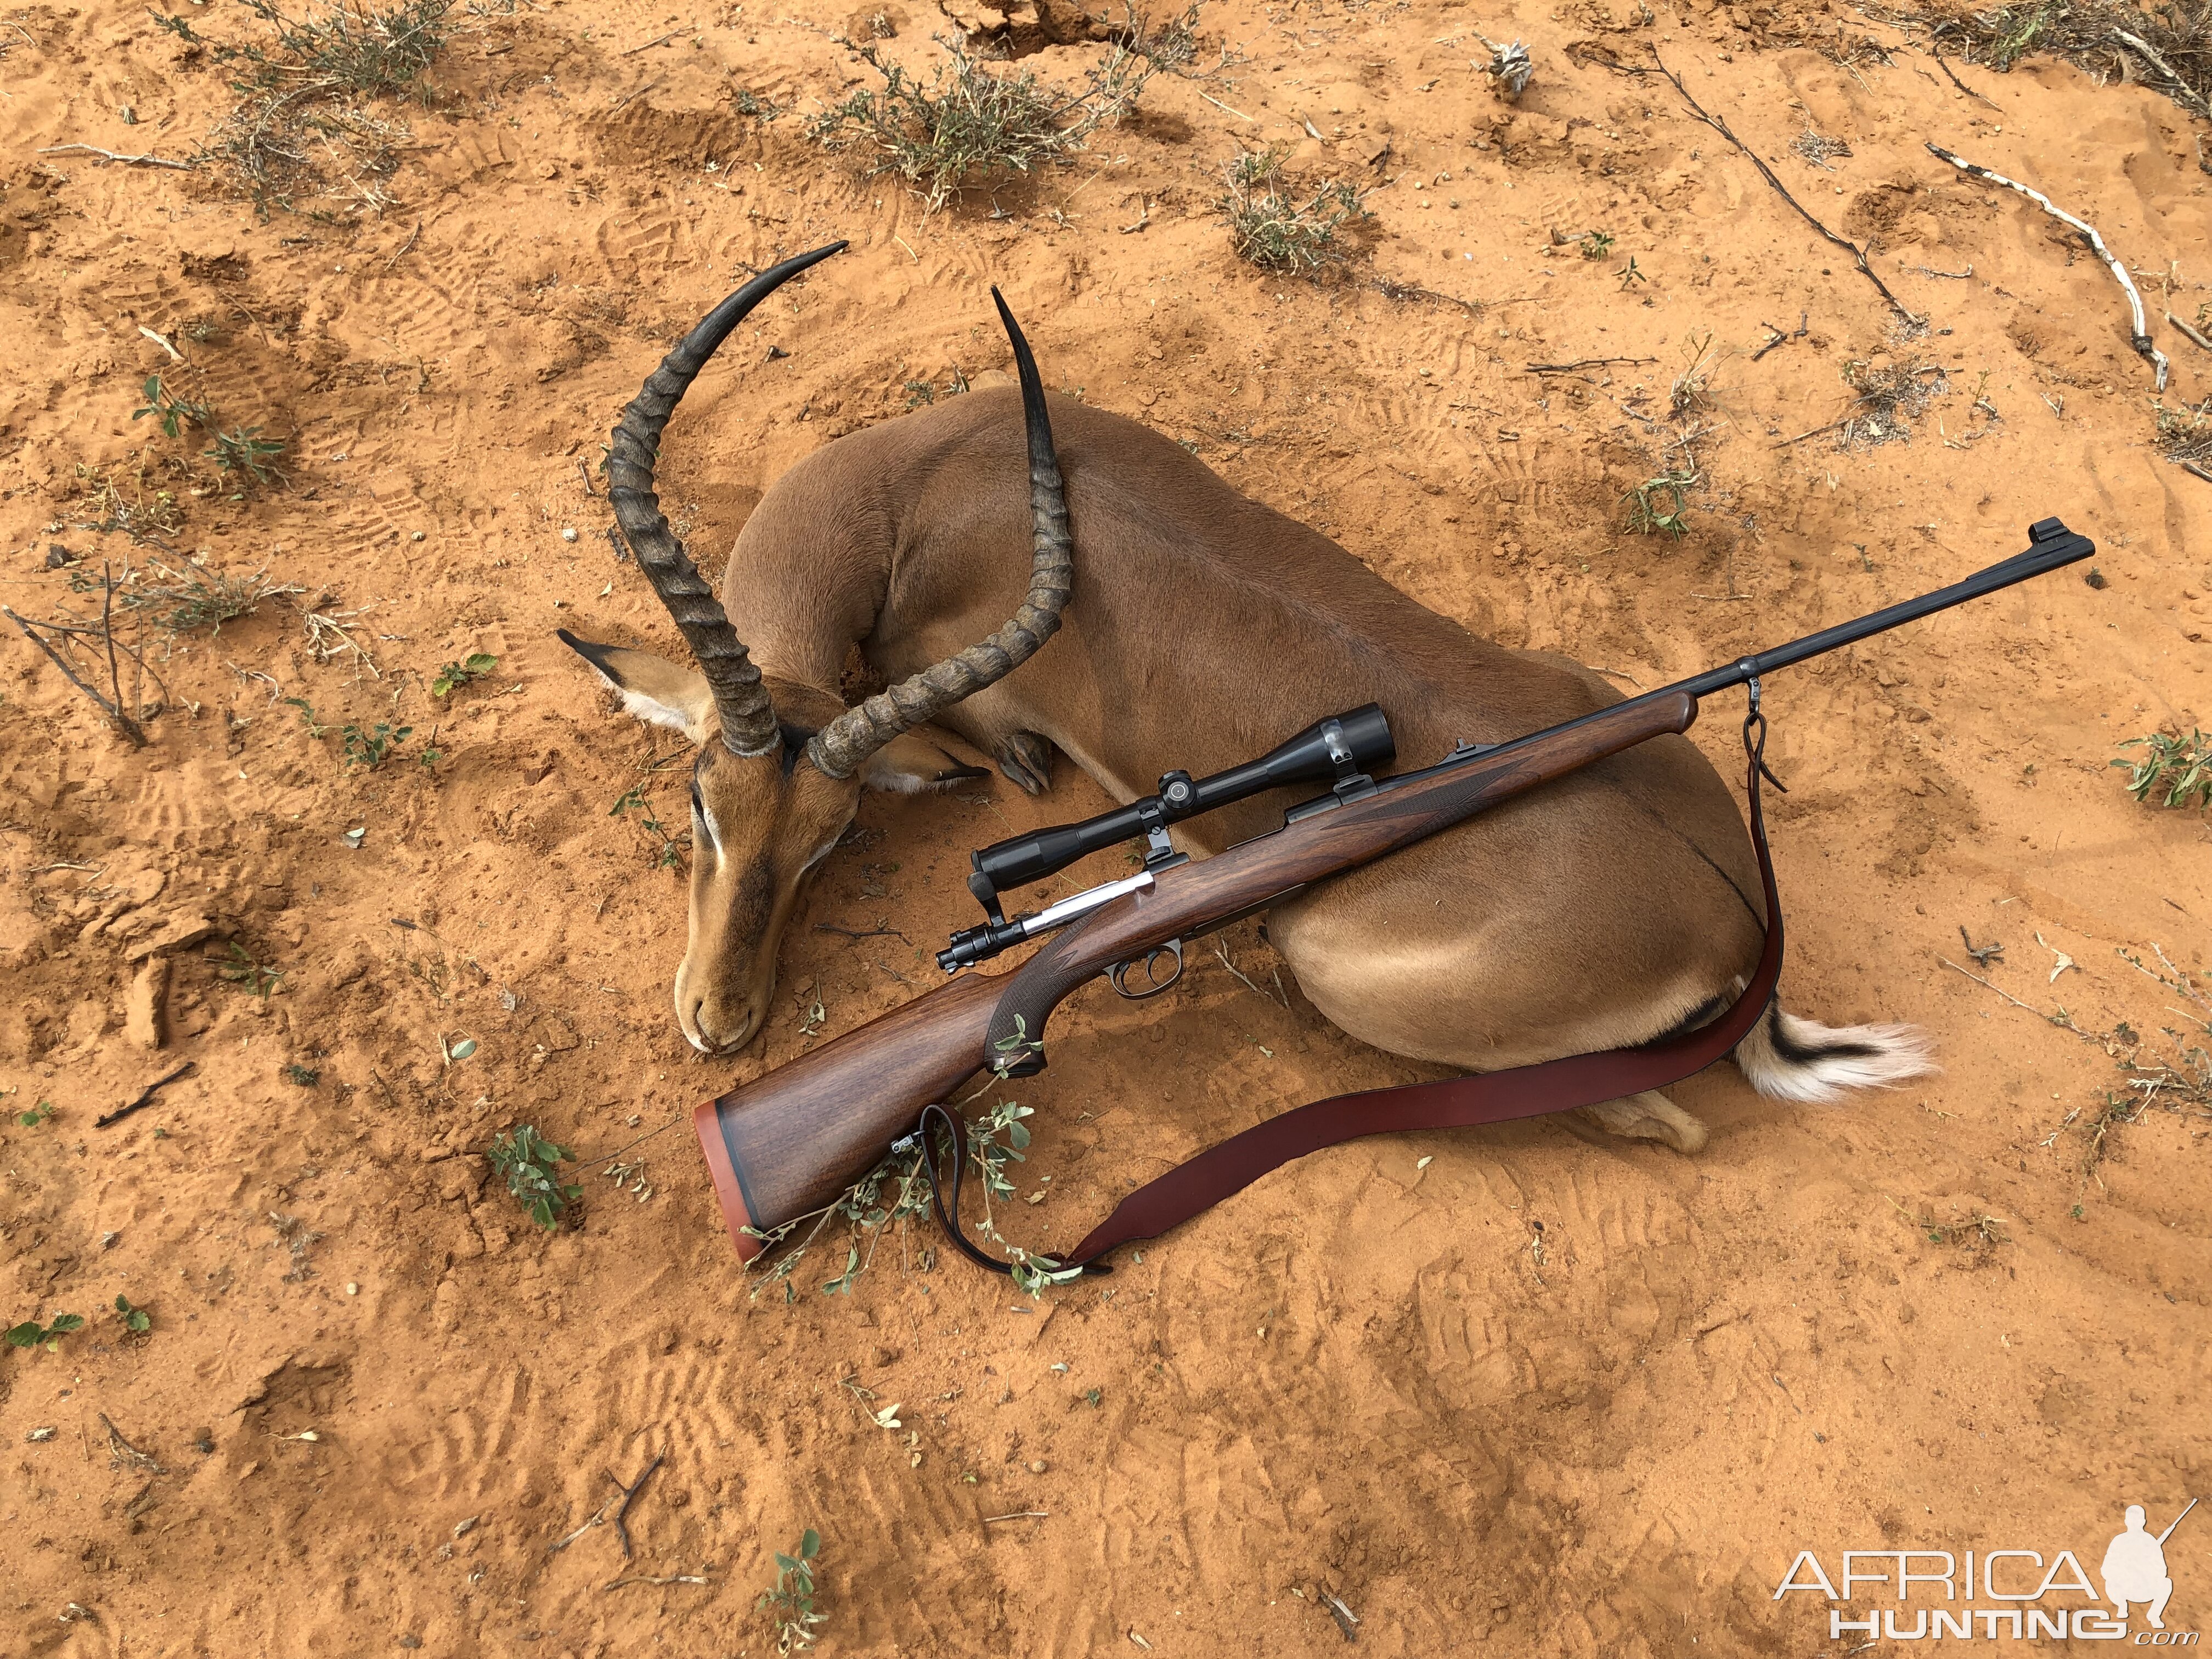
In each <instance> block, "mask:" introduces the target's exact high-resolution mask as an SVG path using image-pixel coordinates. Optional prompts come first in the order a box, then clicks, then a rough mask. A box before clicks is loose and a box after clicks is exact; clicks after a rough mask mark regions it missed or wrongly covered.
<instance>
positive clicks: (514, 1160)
mask: <svg viewBox="0 0 2212 1659" xmlns="http://www.w3.org/2000/svg"><path fill="white" fill-rule="evenodd" d="M485 1156H486V1157H488V1158H490V1160H491V1168H492V1173H493V1174H494V1175H496V1176H503V1177H504V1178H505V1179H506V1182H507V1191H509V1192H510V1193H513V1194H514V1196H515V1197H516V1199H517V1200H520V1203H521V1205H522V1207H523V1208H524V1209H525V1210H527V1211H528V1212H530V1218H531V1219H532V1221H534V1222H536V1223H537V1224H538V1225H539V1226H541V1227H543V1228H544V1229H545V1230H546V1231H548V1232H551V1231H554V1230H555V1229H556V1228H557V1227H559V1226H560V1225H561V1212H562V1211H563V1210H566V1209H567V1208H568V1206H570V1205H571V1204H573V1203H574V1202H575V1201H576V1200H578V1199H580V1198H581V1197H582V1196H583V1195H584V1189H583V1188H581V1187H564V1186H562V1184H561V1180H560V1177H559V1176H558V1175H557V1174H556V1173H555V1172H556V1170H557V1169H558V1168H559V1166H560V1165H561V1164H564V1163H566V1162H568V1153H567V1152H565V1151H563V1150H562V1148H560V1147H558V1146H555V1145H554V1144H553V1143H552V1142H551V1141H550V1140H548V1139H545V1137H544V1136H543V1135H541V1134H539V1133H538V1131H537V1130H536V1129H534V1128H532V1127H531V1126H530V1125H529V1124H527V1123H526V1124H523V1125H522V1126H521V1127H520V1128H517V1129H513V1130H512V1131H510V1132H509V1133H506V1134H503V1135H501V1136H499V1137H498V1138H497V1139H495V1140H494V1141H493V1142H492V1143H491V1150H490V1152H488V1153H486V1154H485Z"/></svg>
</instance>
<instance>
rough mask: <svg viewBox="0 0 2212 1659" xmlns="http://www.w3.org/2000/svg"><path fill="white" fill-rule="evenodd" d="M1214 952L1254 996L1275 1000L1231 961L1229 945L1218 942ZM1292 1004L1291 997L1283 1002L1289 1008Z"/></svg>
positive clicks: (1263, 1000)
mask: <svg viewBox="0 0 2212 1659" xmlns="http://www.w3.org/2000/svg"><path fill="white" fill-rule="evenodd" d="M1213 954H1214V955H1215V956H1217V957H1220V958H1221V965H1222V966H1223V967H1224V968H1226V969H1228V970H1229V971H1230V972H1231V973H1232V974H1234V975H1237V982H1238V983H1240V984H1241V985H1243V987H1244V988H1245V989H1246V990H1248V991H1249V992H1250V993H1251V994H1253V995H1254V996H1255V997H1257V998H1259V999H1260V1000H1261V1001H1262V1002H1273V1000H1274V998H1273V997H1271V996H1269V995H1268V994H1267V993H1266V992H1265V991H1263V990H1261V988H1260V987H1258V986H1256V985H1255V984H1254V983H1252V981H1250V980H1249V979H1247V978H1245V976H1244V970H1243V969H1241V968H1239V967H1238V966H1237V964H1236V963H1233V962H1231V961H1230V959H1229V947H1228V946H1227V945H1222V944H1219V943H1218V942H1217V943H1216V944H1215V945H1214V947H1213ZM1283 1006H1285V1008H1287V1007H1289V1006H1291V1005H1290V1000H1289V999H1287V998H1285V1000H1284V1002H1283Z"/></svg>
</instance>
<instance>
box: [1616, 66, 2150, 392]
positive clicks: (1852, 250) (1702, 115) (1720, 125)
mask: <svg viewBox="0 0 2212 1659" xmlns="http://www.w3.org/2000/svg"><path fill="white" fill-rule="evenodd" d="M1651 58H1652V61H1653V62H1654V63H1656V64H1658V65H1659V73H1660V74H1662V75H1663V76H1666V77H1667V79H1668V82H1669V83H1670V84H1671V85H1672V86H1673V87H1674V90H1675V91H1676V92H1677V93H1679V94H1681V99H1682V101H1683V102H1684V103H1686V104H1687V105H1688V106H1690V111H1691V112H1692V114H1694V115H1695V116H1696V117H1697V118H1698V119H1699V120H1700V121H1703V122H1704V123H1705V125H1707V126H1709V127H1711V129H1712V130H1713V131H1715V132H1717V133H1718V134H1720V136H1721V137H1723V138H1725V139H1727V140H1728V141H1729V143H1731V144H1734V145H1735V147H1736V149H1738V150H1740V151H1741V152H1742V154H1743V157H1744V159H1745V160H1746V161H1749V162H1750V163H1751V164H1752V166H1753V167H1757V168H1758V169H1759V177H1760V178H1762V179H1765V180H1766V182H1767V183H1768V184H1770V185H1773V186H1774V189H1775V192H1776V193H1777V194H1778V195H1779V196H1780V197H1782V199H1783V200H1784V201H1785V202H1787V203H1789V204H1790V206H1791V207H1793V208H1795V209H1796V210H1797V216H1798V217H1799V218H1801V219H1802V220H1803V221H1804V222H1806V223H1807V224H1808V225H1810V226H1812V227H1813V228H1814V230H1817V231H1818V232H1820V235H1821V237H1822V238H1823V239H1824V240H1827V241H1829V242H1832V243H1833V244H1834V245H1835V246H1838V247H1839V248H1841V249H1843V250H1844V252H1846V253H1848V254H1850V256H1851V259H1852V261H1853V263H1855V264H1857V266H1858V268H1859V274H1860V275H1861V276H1864V277H1865V278H1866V279H1867V281H1869V283H1873V284H1874V286H1875V292H1876V293H1878V294H1880V295H1881V297H1882V298H1883V299H1885V300H1887V301H1889V308H1890V309H1891V310H1892V311H1894V312H1895V313H1897V314H1898V315H1899V317H1901V318H1903V319H1905V322H1906V323H1907V324H1909V325H1911V326H1912V327H1915V328H1917V327H1919V326H1920V325H1922V324H1923V323H1925V322H1926V321H1927V320H1928V319H1926V318H1924V317H1921V316H1917V315H1916V314H1914V313H1912V312H1910V311H1907V310H1906V309H1905V302H1904V301H1902V300H1900V299H1899V298H1898V297H1897V295H1894V294H1892V293H1891V292H1890V291H1889V284H1887V283H1885V282H1883V281H1882V280H1881V277H1879V276H1875V271H1874V267H1873V266H1872V265H1870V264H1868V263H1867V257H1866V251H1865V250H1864V249H1863V248H1862V247H1860V246H1859V245H1858V244H1857V242H1848V241H1845V240H1844V239H1843V238H1842V237H1840V236H1838V235H1837V234H1836V233H1835V232H1834V231H1832V230H1830V229H1829V228H1827V226H1826V225H1824V224H1822V223H1821V222H1820V221H1819V220H1818V219H1815V218H1814V216H1812V215H1811V214H1809V213H1808V212H1806V211H1805V208H1804V204H1802V203H1801V202H1799V201H1798V199H1797V198H1796V197H1795V196H1792V195H1791V194H1790V189H1789V186H1788V185H1784V183H1783V182H1782V180H1781V179H1778V178H1777V177H1776V176H1775V173H1774V169H1773V168H1772V167H1769V166H1767V165H1766V163H1765V161H1764V160H1763V159H1762V158H1761V157H1760V155H1759V152H1758V151H1756V150H1754V149H1752V147H1751V146H1750V145H1748V144H1747V143H1744V142H1743V140H1742V139H1741V138H1739V137H1736V136H1735V133H1734V132H1732V131H1729V124H1728V123H1727V122H1725V121H1723V120H1722V119H1721V118H1720V117H1719V116H1717V115H1711V114H1708V113H1707V112H1706V111H1705V106H1704V105H1702V104H1700V103H1699V101H1698V100H1696V99H1694V98H1692V97H1691V96H1690V89H1689V88H1687V87H1686V86H1684V85H1683V84H1682V78H1681V76H1678V75H1676V74H1675V73H1674V70H1670V69H1668V67H1667V64H1666V62H1665V60H1664V59H1662V58H1660V56H1659V49H1658V48H1657V47H1656V46H1654V47H1653V48H1652V49H1651ZM1934 148H1935V146H1934V145H1932V144H1931V145H1929V149H1934ZM2159 384H2160V386H2163V385H2165V384H2166V382H2165V381H2164V380H2160V382H2159Z"/></svg>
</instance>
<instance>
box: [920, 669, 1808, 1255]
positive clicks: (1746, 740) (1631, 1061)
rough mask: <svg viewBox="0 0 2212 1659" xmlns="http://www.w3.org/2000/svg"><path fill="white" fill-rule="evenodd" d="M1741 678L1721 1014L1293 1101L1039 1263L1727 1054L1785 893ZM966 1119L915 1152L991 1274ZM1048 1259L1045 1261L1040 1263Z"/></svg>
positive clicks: (1749, 1019)
mask: <svg viewBox="0 0 2212 1659" xmlns="http://www.w3.org/2000/svg"><path fill="white" fill-rule="evenodd" d="M1749 689H1750V692H1751V707H1750V708H1749V710H1748V711H1747V713H1746V714H1745V715H1744V719H1743V747H1744V757H1745V761H1746V778H1745V785H1744V787H1745V792H1746V793H1747V795H1748V796H1749V798H1750V824H1751V842H1752V847H1753V849H1754V851H1755V852H1756V853H1757V854H1758V858H1759V882H1760V884H1761V885H1762V887H1763V888H1764V889H1765V896H1766V943H1765V948H1764V949H1763V950H1762V951H1760V953H1759V966H1758V967H1757V968H1756V969H1754V970H1753V973H1752V975H1751V981H1750V982H1749V983H1748V984H1747V985H1746V986H1745V987H1744V988H1743V993H1742V994H1741V995H1740V996H1739V997H1737V998H1736V1000H1735V1002H1734V1003H1732V1004H1731V1005H1729V1009H1728V1011H1727V1012H1725V1013H1723V1014H1722V1015H1721V1016H1720V1018H1717V1019H1716V1020H1714V1021H1712V1022H1711V1024H1705V1025H1700V1026H1699V1027H1698V1028H1697V1029H1696V1030H1691V1031H1686V1032H1683V1033H1681V1034H1680V1035H1678V1036H1671V1037H1668V1038H1665V1039H1663V1040H1662V1041H1660V1042H1651V1043H1647V1044H1645V1045H1644V1046H1643V1047H1641V1048H1613V1049H1607V1050H1606V1051H1604V1052H1602V1053H1600V1054H1571V1055H1569V1056H1567V1057H1566V1058H1565V1059H1561V1060H1545V1061H1543V1062H1541V1064H1538V1065H1534V1066H1515V1067H1514V1068H1512V1069H1511V1070H1510V1071H1504V1072H1486V1073H1480V1074H1478V1075H1475V1076H1471V1077H1456V1078H1447V1079H1443V1081H1441V1082H1437V1083H1412V1084H1406V1085H1401V1086H1399V1087H1397V1088H1391V1089H1364V1090H1361V1091H1358V1093H1356V1094H1348V1095H1334V1096H1332V1097H1329V1098H1328V1099H1327V1100H1316V1101H1314V1102H1311V1103H1309V1104H1307V1105H1304V1106H1299V1107H1295V1108H1293V1109H1291V1110H1290V1111H1287V1112H1284V1113H1282V1114H1280V1115H1278V1116H1275V1117H1272V1118H1269V1119H1268V1120H1267V1121H1266V1122H1264V1123H1258V1124H1255V1125H1254V1126H1253V1127H1251V1128H1249V1129H1246V1130H1244V1131H1243V1133H1240V1134H1235V1135H1231V1137H1230V1138H1229V1139H1226V1140H1225V1141H1223V1142H1221V1143H1220V1144H1219V1145H1218V1146H1212V1147H1210V1148H1208V1149H1207V1150H1206V1151H1205V1152H1200V1154H1199V1155H1198V1156H1197V1157H1196V1158H1191V1159H1190V1160H1188V1162H1186V1163H1183V1164H1177V1165H1176V1167H1175V1168H1174V1169H1172V1170H1169V1171H1168V1172H1167V1174H1165V1175H1164V1176H1158V1177H1157V1178H1156V1179H1154V1180H1152V1181H1149V1182H1146V1183H1145V1184H1144V1185H1143V1186H1142V1187H1139V1188H1137V1190H1136V1191H1135V1192H1133V1193H1131V1194H1129V1195H1128V1196H1127V1198H1125V1199H1123V1200H1121V1203H1120V1204H1118V1205H1116V1206H1115V1208H1114V1212H1113V1213H1112V1214H1111V1215H1109V1216H1108V1217H1107V1218H1106V1219H1105V1220H1104V1221H1103V1222H1102V1223H1101V1224H1100V1225H1098V1226H1097V1227H1096V1228H1095V1229H1093V1230H1092V1231H1091V1235H1090V1237H1087V1238H1085V1240H1084V1241H1083V1242H1082V1243H1080V1244H1079V1245H1077V1246H1076V1247H1075V1249H1073V1250H1072V1251H1070V1252H1069V1253H1068V1254H1067V1255H1066V1256H1064V1257H1058V1258H1048V1257H1043V1256H1035V1257H1033V1258H1032V1259H1033V1260H1034V1261H1036V1265H1037V1266H1038V1267H1040V1268H1044V1269H1046V1270H1047V1271H1056V1272H1060V1273H1065V1272H1066V1270H1067V1269H1069V1268H1080V1269H1084V1270H1086V1271H1088V1272H1091V1273H1106V1272H1109V1271H1111V1270H1110V1269H1109V1268H1107V1267H1103V1266H1101V1265H1100V1258H1101V1257H1103V1256H1104V1255H1107V1254H1108V1253H1109V1252H1110V1251H1113V1250H1115V1249H1120V1248H1121V1246H1122V1245H1124V1244H1132V1243H1139V1242H1140V1241H1142V1240H1144V1239H1148V1238H1157V1237H1158V1236H1159V1235H1160V1234H1162V1233H1164V1232H1166V1231H1169V1230H1170V1229H1171V1228H1174V1227H1176V1226H1179V1225H1181V1224H1182V1223H1183V1222H1185V1221H1188V1220H1189V1219H1190V1218H1191V1217H1193V1216H1194V1215H1196V1214H1198V1213H1199V1212H1200V1211H1201V1210H1206V1209H1210V1208H1212V1206H1214V1205H1216V1204H1218V1203H1219V1202H1221V1200H1224V1199H1225V1198H1228V1197H1229V1196H1231V1194H1235V1193H1238V1192H1241V1191H1243V1189H1244V1188H1247V1187H1249V1186H1250V1185H1251V1184H1252V1183H1253V1182H1255V1181H1257V1180H1258V1179H1259V1178H1260V1177H1261V1176H1263V1175H1266V1174H1267V1173H1269V1172H1270V1171H1271V1170H1278V1169H1279V1168H1281V1167H1282V1166H1283V1165H1284V1164H1288V1163H1289V1162H1290V1161H1291V1159H1293V1158H1303V1157H1304V1156H1305V1155H1306V1154H1307V1153H1308V1152H1318V1151H1320V1150H1321V1149H1322V1147H1324V1146H1335V1145H1337V1144H1338V1143H1339V1142H1341V1141H1346V1140H1355V1139H1358V1138H1359V1137H1360V1136H1362V1135H1376V1134H1399V1133H1405V1132H1406V1131H1407V1130H1412V1129H1456V1128H1465V1127H1469V1126H1471V1125H1474V1124H1478V1123H1505V1122H1510V1121H1512V1120H1514V1119H1516V1118H1523V1117H1539V1116H1541V1115H1545V1114H1547V1113H1550V1112H1565V1111H1570V1110H1571V1109H1574V1108H1575V1107H1577V1106H1595V1105H1597V1104H1599V1103H1601V1102H1604V1101H1608V1100H1620V1099H1623V1098H1625V1097H1627V1096H1630V1095H1634V1094H1640V1093H1642V1092H1643V1091H1644V1090H1646V1089H1662V1088H1664V1087H1666V1086H1667V1085H1668V1084H1670V1083H1679V1082H1680V1081H1681V1080H1682V1079H1684V1078H1686V1077H1688V1076H1690V1075H1691V1074H1692V1073H1696V1072H1701V1071H1703V1070H1704V1069H1705V1067H1706V1066H1710V1065H1711V1064H1712V1063H1713V1062H1714V1061H1715V1060H1719V1059H1721V1058H1722V1057H1723V1055H1725V1054H1728V1053H1729V1051H1730V1050H1732V1049H1733V1048H1735V1046H1736V1044H1738V1043H1739V1042H1742V1041H1743V1039H1744V1038H1745V1037H1747V1036H1749V1035H1750V1034H1751V1031H1752V1029H1753V1027H1754V1026H1755V1025H1757V1024H1759V1020H1760V1019H1762V1018H1765V1013H1766V1009H1767V1005H1768V1004H1769V1003H1770V1002H1771V1000H1773V997H1774V989H1775V985H1776V983H1777V981H1779V980H1780V978H1781V976H1782V897H1781V894H1780V893H1779V891H1778V890H1777V888H1776V885H1775V880H1774V860H1773V858H1772V855H1771V854H1770V853H1769V852H1768V850H1767V845H1766V823H1765V817H1764V815H1763V814H1762V813H1761V811H1760V810H1759V780H1760V778H1761V777H1762V776H1764V777H1765V779H1766V780H1767V781H1770V782H1771V783H1772V784H1773V785H1774V787H1776V788H1778V789H1780V788H1782V787H1783V786H1782V782H1781V780H1780V779H1778V778H1776V777H1775V776H1774V775H1773V774H1772V773H1771V772H1769V771H1768V770H1767V769H1766V762H1765V750H1766V717H1765V715H1764V714H1761V713H1760V712H1759V682H1758V680H1757V679H1756V678H1754V679H1753V680H1752V681H1751V682H1750V688H1749ZM1784 793H1787V791H1784ZM962 1128H963V1125H961V1123H960V1122H959V1121H958V1119H957V1118H956V1117H955V1116H954V1115H953V1114H951V1112H949V1111H947V1110H946V1109H945V1108H944V1107H942V1106H931V1107H929V1108H928V1109H927V1110H925V1111H924V1112H923V1114H922V1122H921V1132H920V1133H921V1151H922V1156H923V1158H924V1160H925V1162H926V1163H927V1165H928V1168H929V1177H930V1186H931V1189H932V1191H933V1194H934V1197H935V1203H936V1206H937V1218H938V1221H939V1225H941V1226H942V1227H943V1228H944V1229H945V1234H946V1236H947V1237H949V1238H951V1240H952V1242H953V1243H955V1244H956V1245H957V1246H958V1247H959V1249H960V1250H961V1251H962V1253H963V1254H964V1255H966V1256H967V1257H968V1258H969V1260H970V1261H974V1262H975V1263H976V1264H977V1265H979V1266H981V1267H987V1268H989V1269H990V1270H991V1271H993V1272H994V1273H1011V1272H1012V1267H1011V1266H1010V1264H1008V1263H1006V1262H1004V1261H997V1260H995V1259H994V1258H993V1257H991V1256H989V1255H985V1254H984V1253H983V1252H982V1251H981V1249H978V1248H977V1247H976V1246H975V1243H972V1242H971V1241H970V1240H969V1237H967V1235H966V1234H965V1233H964V1232H963V1231H961V1228H960V1225H959V1213H960V1181H961V1176H962V1174H963V1170H964V1166H965V1164H966V1161H967V1160H966V1158H965V1156H964V1154H963V1150H962V1146H961V1138H962V1137H961V1130H962ZM939 1129H943V1130H946V1131H948V1132H949V1138H950V1139H951V1157H950V1158H949V1160H948V1164H949V1168H948V1169H947V1170H945V1171H944V1172H943V1174H944V1176H949V1181H948V1180H947V1179H944V1178H940V1171H939V1167H938V1153H937V1149H936V1145H935V1142H936V1137H937V1132H938V1131H939ZM1048 1262H1051V1263H1052V1264H1053V1266H1052V1267H1047V1265H1046V1264H1047V1263H1048Z"/></svg>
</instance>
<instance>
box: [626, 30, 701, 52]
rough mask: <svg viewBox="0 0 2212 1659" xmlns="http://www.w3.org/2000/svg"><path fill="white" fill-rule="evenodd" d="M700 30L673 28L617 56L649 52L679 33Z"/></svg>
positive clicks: (693, 32) (663, 44) (691, 32)
mask: <svg viewBox="0 0 2212 1659" xmlns="http://www.w3.org/2000/svg"><path fill="white" fill-rule="evenodd" d="M698 32H699V31H698V30H696V29H671V30H669V31H668V33H665V34H663V35H659V36H658V37H656V38H655V39H653V40H648V41H647V42H646V43H645V44H644V45H643V46H630V47H628V48H626V49H625V50H623V51H622V52H617V53H616V54H615V56H616V57H617V58H635V57H636V56H637V55H638V53H640V52H649V51H650V50H652V49H653V47H654V46H665V44H666V43H667V42H669V41H671V40H674V39H675V38H676V37H677V36H678V35H679V34H696V33H698Z"/></svg>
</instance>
